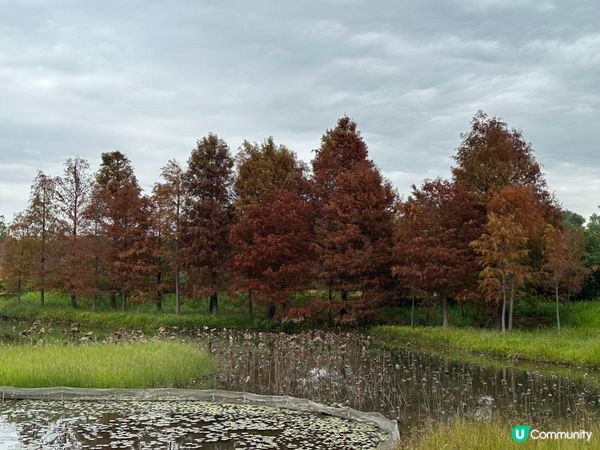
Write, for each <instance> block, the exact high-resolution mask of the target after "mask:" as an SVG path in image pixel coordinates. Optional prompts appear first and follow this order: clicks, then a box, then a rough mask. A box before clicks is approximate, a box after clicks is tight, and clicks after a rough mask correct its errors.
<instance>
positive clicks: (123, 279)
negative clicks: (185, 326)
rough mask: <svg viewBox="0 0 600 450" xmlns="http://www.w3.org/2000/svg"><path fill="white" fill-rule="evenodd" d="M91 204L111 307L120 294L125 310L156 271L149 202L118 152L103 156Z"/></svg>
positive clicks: (126, 159)
mask: <svg viewBox="0 0 600 450" xmlns="http://www.w3.org/2000/svg"><path fill="white" fill-rule="evenodd" d="M92 201H93V202H94V203H95V204H96V205H97V206H98V208H99V209H100V217H101V234H102V235H103V236H104V241H105V245H106V249H105V251H104V252H103V253H102V255H103V257H104V258H106V262H105V266H106V267H107V268H108V278H109V280H110V293H111V304H112V305H113V307H114V306H116V295H117V294H118V293H120V294H121V296H122V306H123V310H125V309H126V308H127V298H128V296H129V295H130V294H132V295H134V296H140V295H141V296H145V295H147V294H148V291H149V290H150V289H149V286H151V285H152V284H151V283H150V282H149V279H150V277H151V275H152V274H153V273H154V272H155V268H154V267H153V265H152V248H151V246H150V245H149V242H148V227H149V224H148V218H149V200H148V198H146V197H143V196H142V194H141V189H140V187H139V184H138V181H137V179H136V177H135V175H134V173H133V168H132V166H131V162H130V161H129V159H128V158H127V157H126V156H125V155H124V154H122V153H121V152H119V151H115V152H110V153H103V154H102V163H101V165H100V169H99V170H98V172H97V174H96V185H95V189H94V197H93V199H92Z"/></svg>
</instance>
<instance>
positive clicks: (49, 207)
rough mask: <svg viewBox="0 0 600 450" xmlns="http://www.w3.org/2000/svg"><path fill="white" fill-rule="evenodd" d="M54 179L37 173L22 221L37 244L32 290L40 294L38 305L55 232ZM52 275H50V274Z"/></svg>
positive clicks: (48, 282)
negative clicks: (26, 224) (25, 223)
mask: <svg viewBox="0 0 600 450" xmlns="http://www.w3.org/2000/svg"><path fill="white" fill-rule="evenodd" d="M55 194H56V179H55V178H52V177H49V176H48V175H46V174H45V173H43V172H42V171H38V173H37V175H36V177H35V179H34V181H33V185H32V186H31V194H30V197H29V206H28V208H27V211H26V212H25V214H24V215H23V220H25V221H27V222H28V223H29V229H30V231H31V233H32V234H33V235H34V236H35V240H36V243H37V246H36V247H37V252H36V253H37V257H36V258H35V263H34V267H35V269H34V270H33V277H32V278H33V286H32V287H33V288H34V289H38V290H39V292H40V303H41V304H42V306H43V305H44V301H45V292H46V289H47V288H48V286H49V284H50V281H49V279H48V275H49V271H48V259H49V257H50V256H51V252H50V249H51V247H50V243H51V242H52V238H53V237H54V233H55V232H56V225H57V221H56V203H55V198H56V196H55ZM50 275H52V274H50Z"/></svg>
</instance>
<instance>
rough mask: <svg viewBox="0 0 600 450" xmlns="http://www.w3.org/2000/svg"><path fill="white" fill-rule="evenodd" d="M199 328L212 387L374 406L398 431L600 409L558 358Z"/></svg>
mask: <svg viewBox="0 0 600 450" xmlns="http://www.w3.org/2000/svg"><path fill="white" fill-rule="evenodd" d="M201 338H202V339H204V340H206V342H208V348H209V350H210V351H211V352H212V353H213V354H214V355H215V356H217V358H218V361H219V362H218V364H219V370H218V374H217V376H216V377H215V379H214V381H213V384H214V387H217V388H221V389H230V390H239V391H248V392H255V393H259V394H270V395H291V396H294V397H301V398H308V399H311V400H314V401H317V402H320V403H326V404H332V405H347V406H349V407H351V408H355V409H358V410H361V411H377V412H380V413H381V414H383V415H384V416H386V417H387V418H389V419H395V420H397V421H398V425H399V429H400V433H402V432H403V430H408V429H410V427H413V426H419V425H422V424H423V423H424V422H425V421H428V420H430V419H433V420H438V421H439V420H446V419H449V418H451V417H453V416H455V415H457V414H462V415H466V416H468V417H472V418H474V419H479V420H488V419H490V418H492V417H494V416H504V417H508V418H510V419H511V420H513V421H514V420H516V421H522V422H524V423H536V424H543V423H546V422H548V421H551V420H556V419H572V420H577V419H579V418H583V417H589V416H590V414H597V413H598V412H599V411H600V388H599V387H598V386H600V383H598V381H597V378H594V379H592V378H593V377H592V376H588V374H587V373H585V372H584V371H581V370H580V371H578V370H570V369H568V368H565V367H557V366H549V365H543V364H537V365H533V366H524V365H520V364H518V363H516V362H514V363H510V364H509V363H508V362H506V361H503V362H499V363H493V364H490V362H489V361H486V364H482V363H479V362H478V361H477V358H473V359H474V360H475V361H474V362H472V363H465V362H458V361H455V360H453V359H452V358H450V357H442V356H439V355H433V354H429V353H419V352H417V351H411V350H396V351H391V350H385V349H382V348H380V347H379V346H377V345H376V344H375V343H374V342H373V341H372V339H371V338H370V337H369V336H368V335H366V334H362V333H358V332H348V333H344V332H340V333H334V332H321V331H315V332H305V333H300V334H284V333H240V332H235V331H230V332H212V333H206V334H204V335H202V336H201Z"/></svg>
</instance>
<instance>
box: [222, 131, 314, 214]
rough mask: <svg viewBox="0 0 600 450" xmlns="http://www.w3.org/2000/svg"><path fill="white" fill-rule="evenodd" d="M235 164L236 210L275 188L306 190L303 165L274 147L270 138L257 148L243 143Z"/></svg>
mask: <svg viewBox="0 0 600 450" xmlns="http://www.w3.org/2000/svg"><path fill="white" fill-rule="evenodd" d="M235 163H236V172H237V173H236V177H235V182H234V190H235V194H236V207H237V208H238V209H239V210H243V209H244V208H245V207H246V206H248V205H251V204H254V203H258V202H260V201H262V200H263V199H264V198H265V197H266V196H267V195H269V194H270V193H271V192H273V191H275V190H278V189H286V190H288V191H291V192H298V193H304V192H306V190H307V180H306V175H305V173H306V166H305V164H304V163H302V162H300V161H298V158H297V157H296V154H295V153H294V152H292V151H291V150H289V149H288V148H287V147H285V146H283V145H275V142H274V140H273V138H272V137H269V138H268V139H266V140H265V141H264V142H262V143H261V144H260V145H259V144H257V143H250V142H248V141H244V143H243V144H242V147H241V149H240V151H239V152H238V154H237V155H236V158H235Z"/></svg>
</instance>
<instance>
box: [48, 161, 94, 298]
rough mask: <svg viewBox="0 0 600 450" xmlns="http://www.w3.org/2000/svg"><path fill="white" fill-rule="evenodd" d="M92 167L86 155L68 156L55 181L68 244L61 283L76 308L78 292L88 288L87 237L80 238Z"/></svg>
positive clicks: (61, 222)
mask: <svg viewBox="0 0 600 450" xmlns="http://www.w3.org/2000/svg"><path fill="white" fill-rule="evenodd" d="M89 168H90V165H89V164H88V162H87V161H86V160H85V159H82V158H69V159H67V160H66V161H65V164H64V172H63V175H62V176H61V177H59V178H57V183H56V209H57V220H58V225H59V227H60V228H61V229H62V230H61V231H62V232H63V233H64V234H65V244H66V246H67V248H68V251H67V256H66V258H65V259H66V261H65V266H66V267H65V269H66V270H65V273H64V276H63V277H62V279H63V280H62V284H63V286H64V288H65V289H66V290H67V292H70V294H71V305H72V306H73V308H77V296H78V293H81V292H83V290H84V289H85V286H86V283H85V277H86V276H87V275H88V273H89V271H88V270H86V269H87V264H86V263H87V259H88V255H87V252H86V249H87V246H85V245H84V244H85V243H86V241H85V240H82V239H81V234H82V232H85V231H86V227H87V221H86V216H85V214H84V212H85V211H86V209H87V208H88V207H89V202H90V198H91V186H92V177H91V175H90V174H89Z"/></svg>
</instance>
